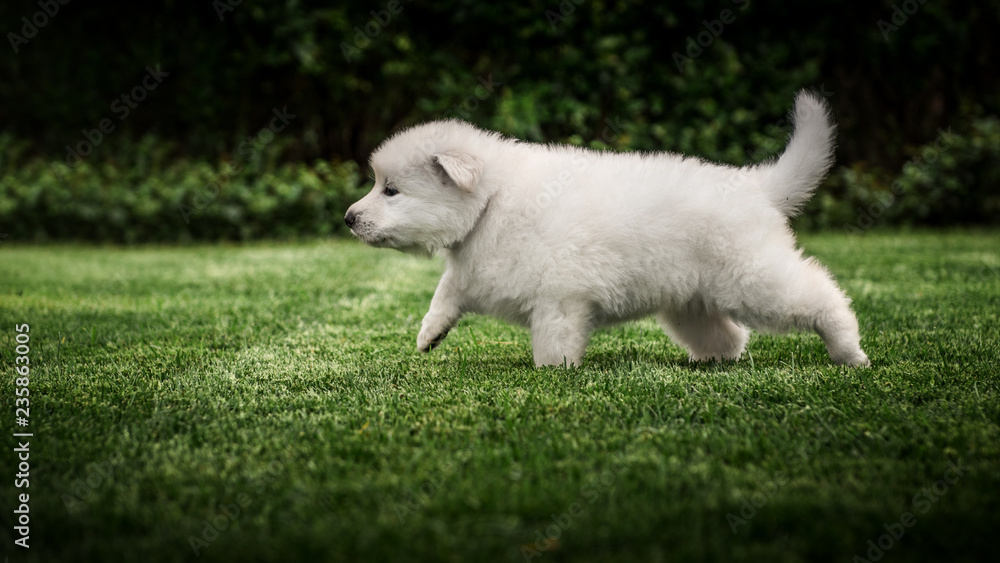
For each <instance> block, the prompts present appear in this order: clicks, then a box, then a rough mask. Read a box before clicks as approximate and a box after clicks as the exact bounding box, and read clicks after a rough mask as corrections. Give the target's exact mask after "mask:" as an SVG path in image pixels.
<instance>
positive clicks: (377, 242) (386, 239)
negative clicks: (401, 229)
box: [351, 228, 398, 248]
mask: <svg viewBox="0 0 1000 563" xmlns="http://www.w3.org/2000/svg"><path fill="white" fill-rule="evenodd" d="M351 234H353V235H354V236H356V237H358V238H359V239H361V242H363V243H365V244H367V245H368V246H374V247H376V248H396V246H397V244H398V243H397V242H396V239H394V238H392V237H391V236H389V235H386V234H376V233H371V232H368V231H366V230H361V229H355V228H352V229H351Z"/></svg>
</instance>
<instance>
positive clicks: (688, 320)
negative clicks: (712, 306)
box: [659, 303, 750, 361]
mask: <svg viewBox="0 0 1000 563" xmlns="http://www.w3.org/2000/svg"><path fill="white" fill-rule="evenodd" d="M659 318H660V323H661V324H662V325H663V329H664V330H665V331H666V332H667V334H668V335H669V336H670V338H671V339H672V340H673V341H674V342H677V343H678V344H680V345H682V346H684V347H685V348H687V350H688V354H689V357H690V359H691V361H702V360H713V359H714V360H736V359H739V357H740V356H742V355H743V348H744V347H745V346H746V344H747V339H748V338H749V336H750V333H749V331H747V329H745V328H743V327H742V326H740V325H738V324H736V323H735V322H733V320H732V319H730V318H729V317H727V316H725V315H723V314H722V313H720V312H719V311H714V310H708V309H707V308H706V307H705V306H704V305H702V304H701V303H691V304H689V305H688V306H687V307H685V308H683V309H681V310H670V311H664V312H663V313H661V314H660V317H659Z"/></svg>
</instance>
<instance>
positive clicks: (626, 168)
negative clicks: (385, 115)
mask: <svg viewBox="0 0 1000 563" xmlns="http://www.w3.org/2000/svg"><path fill="white" fill-rule="evenodd" d="M793 118H794V120H795V124H796V129H795V133H794V135H793V137H792V139H791V141H790V142H789V144H788V147H787V149H786V150H785V153H784V154H783V155H782V157H781V158H780V159H778V160H777V161H775V162H770V163H765V164H762V165H758V166H752V167H745V168H735V167H730V166H723V165H717V164H711V163H708V162H704V161H702V160H699V159H697V158H690V157H684V156H681V155H677V154H670V153H614V152H596V151H591V150H585V149H579V148H574V147H567V146H554V145H538V144H532V143H524V142H520V141H517V140H515V139H508V138H504V137H502V136H500V135H498V134H497V133H489V132H485V131H482V130H480V129H477V128H475V127H473V126H472V125H470V124H468V123H464V122H461V121H455V120H449V121H436V122H431V123H425V124H423V125H418V126H416V127H413V128H411V129H407V130H405V131H402V132H400V133H398V134H396V135H395V136H393V137H391V138H389V139H388V140H386V141H385V142H384V143H382V145H381V146H380V147H379V148H378V149H377V150H376V151H375V153H374V154H373V155H372V158H371V165H372V168H373V170H374V172H375V186H374V188H373V189H372V191H371V192H370V193H369V194H368V195H367V196H365V197H364V198H363V199H361V200H360V201H358V202H357V203H355V204H354V205H352V206H351V208H350V209H349V210H348V216H347V219H348V223H349V224H351V226H352V231H353V232H354V233H355V234H356V235H357V236H358V237H359V238H361V239H362V240H364V241H365V242H366V243H368V244H371V245H374V246H382V247H390V248H397V249H399V250H403V251H407V252H413V253H417V254H422V255H431V254H433V253H435V252H437V251H443V253H444V255H445V258H446V260H447V270H446V271H445V273H444V276H442V278H441V281H440V283H439V285H438V288H437V291H436V293H435V294H434V299H433V300H432V301H431V306H430V311H429V312H428V313H427V315H426V316H425V317H424V320H423V324H422V327H421V330H420V334H419V335H418V336H417V347H418V349H419V350H421V351H424V352H426V351H429V350H430V349H431V348H433V347H434V346H436V345H437V344H438V343H439V342H440V341H441V339H442V338H444V336H445V335H446V334H447V332H448V330H449V329H450V328H451V327H452V326H454V325H455V323H456V322H457V321H458V319H459V318H460V317H461V316H462V315H463V314H464V313H467V312H475V313H484V314H489V315H494V316H497V317H500V318H503V319H506V320H507V321H510V322H514V323H518V324H521V325H525V326H527V327H529V328H530V330H531V339H532V348H533V351H534V359H535V364H536V365H562V364H568V365H574V364H576V365H578V364H580V362H581V360H582V358H583V355H584V350H585V348H586V346H587V343H588V341H589V339H590V334H591V332H592V331H594V330H595V329H597V328H600V327H603V326H606V325H609V324H612V323H617V322H622V321H626V320H629V319H636V318H640V317H644V316H647V315H657V316H658V318H659V319H660V321H661V322H662V323H663V326H664V328H665V330H666V331H667V333H668V334H669V335H670V336H671V338H673V339H674V340H675V341H676V342H678V343H679V344H681V345H683V346H684V347H685V348H687V350H688V351H689V352H690V358H691V360H708V359H713V358H714V359H736V358H739V357H740V356H741V355H742V354H743V349H744V346H745V345H746V342H747V338H748V330H747V327H750V328H754V329H759V330H767V331H788V330H791V329H805V330H815V331H816V332H818V333H819V335H820V336H821V337H822V338H823V340H824V341H825V342H826V346H827V350H828V352H829V354H830V357H831V358H832V359H833V361H834V362H836V363H838V364H847V365H852V366H860V365H868V358H867V356H865V353H864V352H863V351H862V350H861V348H860V346H859V336H858V323H857V320H856V319H855V317H854V314H853V313H852V312H851V309H850V300H849V299H848V298H847V297H846V296H845V295H844V293H843V292H842V291H841V290H840V289H839V288H838V287H837V285H836V283H834V281H833V279H832V278H831V276H830V274H829V273H828V272H827V271H826V269H824V268H823V267H822V266H821V265H820V264H819V263H818V262H816V261H815V260H813V259H810V258H803V257H802V253H801V251H800V250H798V249H797V248H796V246H795V239H794V237H793V234H792V232H791V230H790V229H789V226H788V217H789V216H791V215H793V214H794V213H795V212H797V210H798V209H800V208H801V205H802V204H803V203H805V201H807V200H808V198H809V196H810V194H811V192H812V191H813V190H814V189H815V188H816V186H817V185H818V184H819V182H820V181H821V180H822V178H823V176H824V175H825V174H826V172H827V171H828V169H829V167H830V164H831V162H832V152H833V137H834V126H833V125H832V123H831V121H830V118H829V114H828V110H827V107H826V104H825V103H824V102H823V101H822V100H821V99H819V98H817V97H815V96H813V95H811V94H807V93H800V94H799V95H798V97H797V98H796V101H795V110H794V112H793ZM387 185H389V186H392V187H394V188H395V189H396V190H398V192H399V193H398V194H397V195H387V194H386V193H385V189H386V187H387Z"/></svg>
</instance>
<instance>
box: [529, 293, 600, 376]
mask: <svg viewBox="0 0 1000 563" xmlns="http://www.w3.org/2000/svg"><path fill="white" fill-rule="evenodd" d="M590 330H591V326H590V314H589V311H588V309H587V308H586V306H584V305H583V304H579V303H572V302H564V303H560V304H558V305H545V306H543V307H540V308H536V309H535V310H534V311H533V312H532V314H531V349H532V351H533V352H534V356H535V367H540V366H567V367H569V366H579V365H581V364H582V362H583V353H584V351H585V350H586V349H587V344H588V343H589V342H590Z"/></svg>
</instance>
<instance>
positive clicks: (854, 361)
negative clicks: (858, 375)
mask: <svg viewBox="0 0 1000 563" xmlns="http://www.w3.org/2000/svg"><path fill="white" fill-rule="evenodd" d="M834 362H836V363H837V364H838V365H841V366H847V367H852V368H867V367H871V365H872V363H871V362H870V361H869V360H868V356H867V355H865V353H864V352H862V351H861V350H860V349H859V350H856V351H854V352H852V353H850V354H846V355H844V356H841V357H838V358H834Z"/></svg>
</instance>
